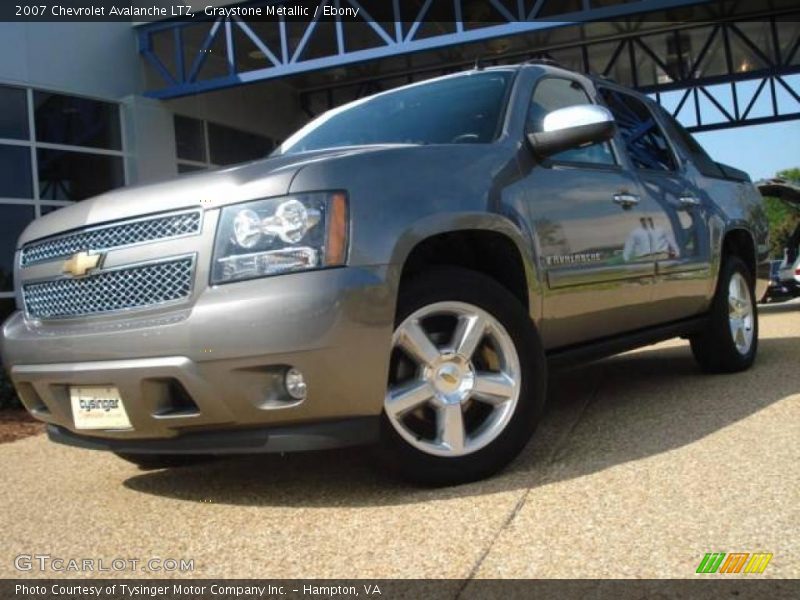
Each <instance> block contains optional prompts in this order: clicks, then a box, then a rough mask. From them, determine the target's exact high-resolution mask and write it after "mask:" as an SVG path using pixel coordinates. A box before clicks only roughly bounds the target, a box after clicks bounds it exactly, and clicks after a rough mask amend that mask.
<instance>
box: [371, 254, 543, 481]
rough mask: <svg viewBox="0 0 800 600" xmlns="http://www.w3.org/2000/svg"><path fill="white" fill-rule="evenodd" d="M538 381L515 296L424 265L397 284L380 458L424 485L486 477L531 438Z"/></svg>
mask: <svg viewBox="0 0 800 600" xmlns="http://www.w3.org/2000/svg"><path fill="white" fill-rule="evenodd" d="M420 332H421V333H420ZM414 338H416V339H414ZM409 348H410V349H411V350H409ZM546 377H547V368H546V363H545V357H544V351H543V349H542V345H541V342H540V340H539V335H538V334H537V332H536V328H535V326H534V324H533V323H532V321H531V320H530V317H529V316H528V313H527V310H526V309H525V308H524V307H523V306H522V304H521V303H520V302H519V300H518V299H517V298H516V297H515V296H514V295H512V294H511V293H510V292H509V291H508V290H507V289H505V288H504V287H502V286H501V285H499V284H498V283H497V282H496V281H495V280H493V279H491V278H489V277H487V276H485V275H482V274H480V273H476V272H473V271H469V270H466V269H460V268H437V269H432V270H430V271H427V272H425V273H423V274H422V275H420V276H417V277H416V278H415V279H413V280H412V281H410V282H408V283H407V284H404V285H403V287H402V289H401V290H400V295H399V298H398V308H397V316H396V322H395V334H394V336H393V343H392V362H391V367H390V377H389V387H388V390H387V394H386V398H385V402H384V413H383V416H382V429H381V454H382V456H383V458H384V460H385V462H386V463H387V464H388V465H389V467H390V468H392V469H393V470H394V471H395V472H397V473H398V474H399V475H401V476H402V477H403V478H405V479H408V480H411V481H414V482H416V483H422V484H425V485H455V484H459V483H466V482H470V481H475V480H478V479H482V478H485V477H488V476H489V475H492V474H494V473H496V472H497V471H499V470H500V469H502V468H503V467H504V466H506V465H507V464H508V463H509V462H510V461H511V460H512V459H513V458H514V457H515V456H517V454H519V452H520V451H521V450H522V449H523V448H524V447H525V444H526V443H527V442H528V440H529V439H530V437H531V435H532V434H533V431H534V429H535V427H536V424H537V421H538V420H539V418H540V416H541V413H542V409H543V406H544V402H545V390H546ZM398 402H399V403H398Z"/></svg>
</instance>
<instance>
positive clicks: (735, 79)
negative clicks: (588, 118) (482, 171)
mask: <svg viewBox="0 0 800 600" xmlns="http://www.w3.org/2000/svg"><path fill="white" fill-rule="evenodd" d="M296 4H297V3H296V2H292V3H289V2H286V1H283V0H282V1H278V0H269V1H263V0H262V1H260V2H247V3H243V4H241V5H240V6H242V7H256V6H260V7H263V8H266V7H279V6H287V7H288V6H289V5H296ZM305 5H307V6H308V7H309V8H310V10H311V11H314V10H316V16H314V17H313V18H312V19H310V20H309V19H308V18H307V17H306V19H305V20H298V19H296V18H292V17H285V16H282V17H272V18H261V19H258V20H250V19H248V18H242V17H239V16H236V15H230V16H215V17H208V18H207V19H205V20H203V18H202V17H201V16H198V17H197V18H195V19H192V20H173V21H162V22H156V23H149V24H145V25H143V26H141V27H140V28H139V29H138V35H139V48H140V53H141V55H142V56H143V58H144V59H145V62H146V64H147V65H148V66H149V69H150V70H149V75H148V87H149V89H148V91H147V95H149V96H152V97H155V98H163V99H169V98H176V97H179V96H186V95H191V94H198V93H204V92H210V91H214V90H220V89H225V88H230V87H234V86H240V85H246V84H253V83H257V82H264V81H276V80H281V81H284V82H286V83H288V84H289V85H292V86H294V87H295V88H296V89H297V90H298V91H299V93H300V98H301V102H302V105H303V108H304V110H305V111H306V112H307V113H308V114H309V116H313V115H315V114H318V113H319V112H322V111H324V110H327V109H328V108H331V107H333V106H336V105H339V104H342V103H343V102H346V101H349V100H352V99H356V98H359V97H362V96H364V95H367V94H371V93H375V92H377V91H381V90H384V89H389V88H392V87H395V86H397V85H401V84H404V83H407V82H412V81H418V80H420V79H424V78H428V77H432V76H435V75H439V74H443V73H448V72H453V71H459V70H463V69H465V68H469V67H470V66H472V65H473V64H474V62H475V60H476V58H478V57H480V58H481V59H482V60H483V62H485V63H486V64H505V63H513V62H521V61H524V60H526V59H528V58H532V57H537V56H539V57H549V58H553V59H555V60H556V61H558V62H559V63H560V64H562V65H564V66H565V67H568V68H572V69H575V70H578V71H582V72H589V73H596V74H600V75H604V76H607V77H611V78H613V79H614V80H615V81H617V82H618V83H621V84H623V85H628V86H630V87H634V88H637V89H639V90H640V91H643V92H645V93H648V94H651V95H652V96H653V97H654V98H655V99H656V100H657V101H659V102H661V103H662V105H664V106H665V108H667V109H668V110H670V112H672V113H673V114H674V115H675V116H676V117H678V118H679V119H680V120H681V121H682V122H683V123H684V125H686V126H687V127H688V128H689V129H691V130H694V131H705V130H710V129H720V128H727V127H735V126H740V125H751V124H758V123H771V122H778V121H785V120H789V119H798V118H800V7H798V5H797V3H796V2H795V1H793V0H767V1H763V0H761V1H752V2H748V1H747V0H740V1H738V2H735V1H731V0H317V1H312V0H308V1H307V2H305ZM325 7H329V8H333V9H344V8H349V9H352V10H355V9H358V13H357V15H356V16H355V17H354V18H353V17H352V16H351V17H343V16H333V17H330V16H323V12H324V11H323V9H324V8H325ZM309 14H314V13H313V12H311V13H309ZM198 19H199V20H198Z"/></svg>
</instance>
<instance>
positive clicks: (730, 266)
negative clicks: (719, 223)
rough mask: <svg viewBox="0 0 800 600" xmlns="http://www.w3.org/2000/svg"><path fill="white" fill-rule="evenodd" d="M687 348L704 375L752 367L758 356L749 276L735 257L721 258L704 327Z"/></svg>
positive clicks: (751, 287) (751, 284)
mask: <svg viewBox="0 0 800 600" xmlns="http://www.w3.org/2000/svg"><path fill="white" fill-rule="evenodd" d="M691 345H692V353H693V354H694V358H695V360H696V361H697V363H698V364H699V365H700V368H701V369H703V371H705V372H707V373H736V372H738V371H744V370H745V369H748V368H750V366H751V365H752V364H753V361H754V360H755V358H756V353H757V352H758V311H757V310H756V305H755V301H754V294H753V274H752V273H750V271H749V270H748V268H747V266H746V265H745V264H744V262H743V261H742V260H741V259H740V258H739V257H738V256H728V257H725V258H724V260H723V263H722V268H721V269H720V277H719V284H718V285H717V292H716V295H715V296H714V301H713V303H712V305H711V312H710V314H709V319H708V323H707V325H706V327H705V328H704V330H703V331H702V332H700V333H699V334H698V335H696V336H694V337H692V338H691Z"/></svg>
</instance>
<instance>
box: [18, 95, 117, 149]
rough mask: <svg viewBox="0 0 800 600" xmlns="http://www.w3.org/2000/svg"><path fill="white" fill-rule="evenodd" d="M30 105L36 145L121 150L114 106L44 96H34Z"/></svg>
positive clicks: (75, 98)
mask: <svg viewBox="0 0 800 600" xmlns="http://www.w3.org/2000/svg"><path fill="white" fill-rule="evenodd" d="M33 101H34V105H35V107H36V108H35V120H36V139H37V140H38V141H40V142H49V143H51V144H67V145H71V146H88V147H92V148H105V149H108V150H121V149H122V135H121V132H120V123H119V107H118V106H117V105H116V104H112V103H110V102H99V101H97V100H89V99H88V98H78V97H75V96H63V95H61V94H51V93H48V92H34V94H33Z"/></svg>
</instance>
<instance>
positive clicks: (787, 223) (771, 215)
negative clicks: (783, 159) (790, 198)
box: [764, 167, 800, 258]
mask: <svg viewBox="0 0 800 600" xmlns="http://www.w3.org/2000/svg"><path fill="white" fill-rule="evenodd" d="M775 176H776V177H781V178H783V179H788V180H790V181H795V182H797V183H798V184H800V167H795V168H792V169H784V170H783V171H778V172H777V173H776V174H775ZM764 209H765V211H766V213H767V219H769V239H770V256H772V257H773V258H783V249H784V248H785V247H786V245H787V244H788V241H789V236H791V235H792V232H794V230H795V228H796V227H799V226H800V208H792V207H790V206H788V205H787V204H786V203H785V202H782V201H781V200H779V199H778V198H772V197H769V196H767V197H765V198H764Z"/></svg>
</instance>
